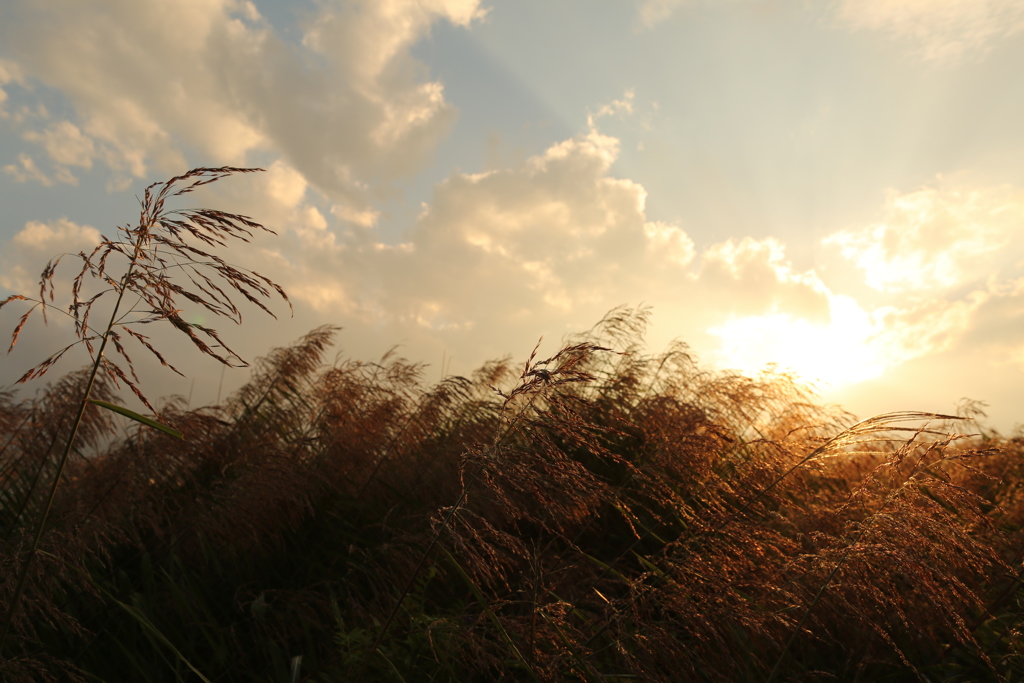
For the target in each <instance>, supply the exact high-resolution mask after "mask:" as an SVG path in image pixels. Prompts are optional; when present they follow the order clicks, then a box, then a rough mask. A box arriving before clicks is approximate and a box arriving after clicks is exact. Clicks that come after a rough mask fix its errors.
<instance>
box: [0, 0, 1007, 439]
mask: <svg viewBox="0 0 1024 683" xmlns="http://www.w3.org/2000/svg"><path fill="white" fill-rule="evenodd" d="M1022 65H1024V4H1022V3H1021V2H1020V0H821V1H815V0H637V1H630V0H617V1H614V2H613V1H610V0H609V1H606V2H593V1H591V2H584V1H582V0H557V1H553V0H544V1H539V0H537V1H535V0H515V1H512V0H494V1H490V2H477V1H476V0H419V1H416V0H367V1H365V2H354V1H353V2H348V1H345V0H323V1H317V2H283V1H282V0H278V1H271V0H258V1H255V2H247V1H245V2H242V1H232V0H174V1H173V2H170V1H167V2H163V1H160V2H158V1H156V0H147V1H146V2H139V1H138V0H106V1H100V0H48V1H47V2H45V3H43V2H38V0H0V205H2V207H3V211H2V212H0V298H5V297H6V296H7V295H9V294H12V293H23V294H28V295H32V294H34V293H36V292H37V291H38V286H37V285H36V281H37V279H38V275H39V271H40V270H41V269H42V268H43V266H44V265H45V263H46V261H47V260H48V259H49V258H50V257H51V256H53V255H55V254H57V253H60V252H63V251H71V252H77V251H79V250H81V249H88V248H90V247H91V246H92V245H94V244H95V243H96V242H97V241H98V239H99V235H100V234H105V235H107V236H109V237H114V235H115V227H116V226H117V225H119V224H125V223H130V222H131V221H133V220H134V219H135V218H136V217H137V215H138V203H137V200H136V197H137V196H141V194H142V191H143V189H144V188H145V186H146V185H147V184H149V183H151V182H154V181H158V180H163V179H166V178H168V177H170V176H172V175H176V174H178V173H181V172H183V171H185V170H187V169H188V168H191V167H195V166H221V165H234V166H262V167H264V168H266V169H267V173H264V174H254V175H252V176H246V177H239V178H232V179H228V180H225V181H222V182H221V183H219V184H218V185H216V186H214V187H213V188H211V189H210V190H208V191H206V192H204V193H203V194H196V195H191V196H190V200H189V202H186V203H185V204H183V206H187V205H196V204H197V203H199V202H201V203H202V204H203V205H208V206H211V207H214V208H224V209H227V210H235V211H240V212H243V213H246V214H249V215H251V216H253V217H254V218H255V219H256V220H258V221H260V222H262V223H264V224H266V225H267V226H268V227H271V228H273V229H275V230H276V231H277V233H278V236H276V237H274V236H269V235H268V236H266V237H261V238H259V239H258V240H256V241H255V242H254V243H253V244H252V245H251V246H244V247H239V248H237V249H235V250H234V251H233V252H232V253H231V259H232V260H233V261H234V262H236V263H237V264H239V265H244V266H247V267H250V268H252V269H254V270H256V271H258V272H260V273H263V274H265V275H267V276H269V277H271V278H272V279H274V280H276V281H277V282H279V283H280V284H281V285H282V286H283V287H284V289H285V290H286V291H287V292H288V293H289V295H290V297H291V298H292V299H293V301H294V302H295V309H296V313H295V317H294V318H289V317H288V315H287V313H288V311H287V307H286V306H282V305H279V302H277V303H275V306H274V310H275V311H276V312H278V313H279V317H280V320H279V321H274V320H272V319H270V318H269V317H267V316H265V315H262V314H261V313H259V312H258V311H255V310H253V311H252V312H249V311H246V317H245V321H244V323H243V325H242V326H241V327H239V328H235V327H234V326H232V325H231V324H230V323H228V322H226V321H223V322H220V323H218V322H217V321H215V320H212V319H205V320H202V322H205V323H207V324H210V325H212V326H214V327H217V328H218V329H219V330H222V331H223V332H224V334H225V337H226V339H228V340H230V342H234V343H235V344H236V345H237V347H238V350H239V351H240V352H241V353H242V355H243V356H245V357H246V358H249V359H253V358H254V357H256V356H258V355H260V354H263V353H265V352H266V351H268V350H269V349H270V348H271V347H273V346H279V345H283V344H286V343H289V342H290V341H292V340H295V339H297V338H298V337H300V336H301V335H302V334H304V333H305V332H306V331H308V330H309V329H311V328H313V327H315V326H317V325H320V324H324V323H332V324H336V325H339V326H341V327H343V328H344V329H343V331H342V332H341V333H340V334H339V335H338V350H339V351H340V353H342V354H343V355H345V356H350V357H354V358H359V359H363V360H375V359H378V358H380V356H381V355H382V354H383V353H385V352H386V351H387V350H388V349H389V348H390V347H392V346H395V345H399V352H400V353H401V354H402V355H404V356H406V357H407V358H409V359H410V360H416V361H422V362H425V363H429V364H430V367H428V368H427V370H426V374H425V378H426V379H427V380H428V381H436V380H438V379H440V377H441V375H442V359H444V362H445V363H447V364H449V365H448V371H449V372H450V373H455V374H464V373H468V372H470V371H471V370H472V369H474V368H475V367H477V366H478V365H479V364H480V363H481V362H482V361H485V360H488V359H493V358H498V357H501V356H505V355H511V356H513V357H514V358H516V359H523V358H525V357H526V356H527V355H528V354H529V352H530V351H531V349H532V348H533V346H534V344H535V343H536V341H537V339H538V338H539V337H540V336H541V335H543V336H544V339H545V341H544V346H543V347H542V353H543V352H551V353H553V352H554V351H556V350H557V348H558V345H559V342H560V341H561V340H562V338H563V337H564V335H566V334H568V333H571V332H576V331H581V330H585V329H587V328H589V327H591V325H593V324H594V323H595V322H597V321H598V320H599V319H600V318H601V317H602V315H603V314H604V313H605V312H606V311H608V310H609V309H611V308H613V307H615V306H618V305H621V304H626V305H630V306H636V305H640V304H643V305H650V306H651V307H652V310H653V315H652V326H651V329H650V331H649V333H648V336H647V340H648V346H649V349H650V350H651V351H652V352H656V351H658V350H660V349H662V348H664V347H665V345H666V344H667V343H668V342H669V341H670V340H672V339H675V338H678V339H680V340H683V341H685V342H687V343H688V344H689V345H690V346H691V348H692V350H693V351H694V353H695V354H696V355H697V356H698V358H699V359H700V360H701V361H702V362H703V363H704V364H706V365H707V366H709V367H716V368H722V369H738V370H741V371H743V372H747V373H756V372H758V371H759V370H761V369H762V368H764V367H765V365H766V364H768V363H771V362H775V363H777V364H778V366H779V367H780V368H783V369H789V370H792V371H795V372H796V373H798V374H800V375H801V376H803V377H805V378H807V379H813V380H817V381H818V382H819V385H818V386H819V391H820V395H821V397H822V400H824V401H829V402H838V403H840V404H842V405H843V406H845V407H847V408H848V409H849V410H851V411H852V412H854V413H856V414H857V415H858V416H859V417H869V416H870V415H872V414H875V413H879V412H885V411H892V410H930V411H937V412H944V413H949V412H955V411H956V409H957V404H958V401H959V400H960V399H961V398H963V397H969V398H971V399H975V400H979V401H985V402H987V403H988V404H989V405H988V408H987V411H988V414H989V423H990V424H991V425H993V426H995V427H997V428H998V429H999V430H1001V431H1003V432H1004V433H1009V432H1010V431H1012V430H1013V428H1014V426H1015V425H1017V424H1020V423H1024V75H1022V74H1024V70H1022V68H1021V67H1022ZM74 270H75V266H74V264H73V263H71V262H68V269H67V270H66V271H64V272H65V274H73V272H74ZM64 305H65V306H66V302H64ZM24 310H25V307H20V308H19V307H18V306H17V305H13V306H9V307H7V308H5V309H4V310H3V311H2V312H0V333H2V334H3V335H5V336H6V335H7V334H9V332H10V330H12V329H13V327H14V325H15V324H16V322H17V317H18V316H19V315H20V314H21V313H22V312H24ZM57 317H59V316H57ZM197 321H199V319H198V318H197ZM41 322H42V321H41V320H35V321H33V322H30V323H29V325H28V327H27V328H26V332H25V336H24V338H23V340H22V341H21V342H19V347H18V348H17V349H15V352H14V353H12V354H10V355H7V356H0V388H2V387H3V386H5V385H9V384H10V383H11V382H12V381H13V380H14V379H16V378H17V377H18V376H19V375H20V374H21V373H22V372H24V370H25V369H26V368H27V367H29V366H30V365H31V364H34V363H36V362H38V361H39V360H42V359H43V358H44V357H45V356H46V355H47V354H48V353H50V352H51V351H53V350H56V349H57V348H59V347H61V346H63V345H64V344H66V343H68V342H69V341H70V340H71V338H72V337H71V335H72V330H71V328H70V326H69V325H68V324H67V323H65V322H61V321H60V320H57V319H56V318H53V317H51V322H50V325H49V326H48V327H45V328H44V327H43V326H42V324H41ZM166 339H167V342H166V343H170V344H173V345H174V346H173V349H172V351H171V352H170V353H169V355H170V356H172V359H173V361H174V362H175V363H176V364H177V365H178V366H179V367H181V368H182V369H183V370H186V374H188V375H189V378H188V379H181V378H177V377H176V376H174V375H172V374H171V373H169V372H168V371H166V370H163V369H159V368H156V369H153V368H152V365H153V364H150V363H149V361H148V359H146V360H144V356H143V355H142V354H141V353H139V354H137V355H138V361H139V365H140V367H142V366H143V365H144V364H145V365H146V367H149V368H150V369H149V370H147V371H146V373H145V374H144V375H143V377H144V381H145V382H146V383H147V386H149V387H150V388H151V392H150V393H153V394H155V395H157V396H159V395H166V394H171V393H178V394H182V395H187V394H189V393H191V394H192V401H191V402H192V405H193V406H195V405H201V404H204V403H212V402H213V401H214V400H215V399H216V397H217V393H218V389H219V387H220V382H221V371H220V369H219V366H217V365H216V364H215V363H212V362H210V361H209V360H207V359H205V358H203V357H202V356H200V355H199V354H198V352H196V351H194V350H193V349H192V348H191V347H186V345H185V344H184V343H182V342H181V341H179V340H178V337H176V336H174V335H169V336H167V337H166ZM5 347H6V345H5ZM165 348H166V346H165ZM87 360H88V358H87V356H86V355H85V353H84V351H83V352H82V353H81V354H80V355H79V356H78V357H76V359H75V360H74V362H73V363H72V364H71V365H70V366H68V367H77V366H80V365H84V364H85V363H86V362H87ZM246 372H247V371H245V370H229V371H228V372H227V373H226V375H225V379H224V380H223V381H224V386H223V389H222V390H223V391H224V392H225V393H226V391H227V390H228V389H230V388H234V387H236V386H238V385H239V384H240V383H241V382H242V381H244V379H245V378H246V376H247V375H246ZM193 378H195V383H194V384H193ZM153 387H156V388H155V389H154V388H153Z"/></svg>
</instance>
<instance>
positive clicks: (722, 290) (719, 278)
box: [699, 237, 830, 322]
mask: <svg viewBox="0 0 1024 683" xmlns="http://www.w3.org/2000/svg"><path fill="white" fill-rule="evenodd" d="M699 282H700V283H701V286H702V288H703V289H704V290H705V295H706V296H708V297H712V298H714V299H717V300H718V301H719V305H720V306H722V307H723V309H724V311H725V312H726V313H729V314H735V315H760V314H762V313H765V312H771V313H780V312H783V313H788V314H792V315H795V316H797V317H800V318H804V319H807V320H812V321H819V322H821V321H825V320H827V319H828V315H829V305H830V304H829V290H828V288H827V287H826V286H825V285H824V284H823V283H822V281H821V280H820V278H819V277H818V275H817V274H816V273H815V272H814V271H813V270H811V271H807V272H802V273H801V272H798V271H796V270H795V269H794V268H793V266H792V265H791V264H790V263H789V261H788V260H787V259H786V253H785V246H784V245H783V244H782V243H781V242H779V241H778V240H776V239H774V238H771V237H769V238H766V239H763V240H755V239H753V238H751V237H745V238H743V239H742V240H739V241H736V240H733V239H729V240H726V241H725V242H720V243H718V244H714V245H711V246H710V247H708V248H707V250H705V251H704V253H703V254H702V255H701V269H700V273H699Z"/></svg>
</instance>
